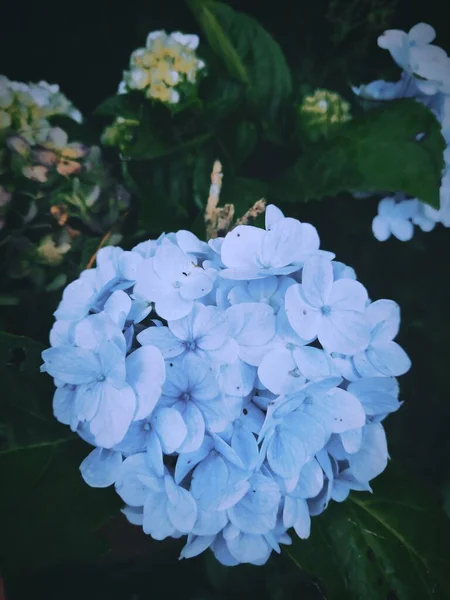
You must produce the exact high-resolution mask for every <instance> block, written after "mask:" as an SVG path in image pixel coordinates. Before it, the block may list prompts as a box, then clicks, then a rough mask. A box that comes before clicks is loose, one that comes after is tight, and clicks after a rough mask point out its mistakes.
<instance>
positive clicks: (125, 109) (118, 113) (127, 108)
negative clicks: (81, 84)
mask: <svg viewBox="0 0 450 600" xmlns="http://www.w3.org/2000/svg"><path fill="white" fill-rule="evenodd" d="M144 105H145V98H144V97H143V96H142V94H139V93H134V94H117V96H112V97H111V98H107V99H106V100H104V101H103V102H102V103H101V104H100V105H99V106H97V108H96V109H95V110H94V115H98V116H103V117H123V118H124V119H139V118H140V115H141V110H142V107H143V106H144Z"/></svg>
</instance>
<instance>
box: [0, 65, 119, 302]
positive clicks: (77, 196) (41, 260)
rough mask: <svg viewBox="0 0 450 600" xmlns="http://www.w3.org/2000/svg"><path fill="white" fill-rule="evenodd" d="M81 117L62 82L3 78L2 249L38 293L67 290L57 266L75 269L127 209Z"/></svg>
mask: <svg viewBox="0 0 450 600" xmlns="http://www.w3.org/2000/svg"><path fill="white" fill-rule="evenodd" d="M54 118H60V119H61V118H62V119H63V121H62V122H63V123H64V125H63V126H65V127H69V129H70V128H71V129H72V130H73V131H74V132H75V133H72V132H71V133H70V135H69V133H68V132H67V131H66V129H65V128H63V126H59V125H55V124H54V122H53V119H54ZM82 120H83V119H82V116H81V113H80V112H79V111H78V110H77V109H75V108H74V106H73V105H72V103H71V102H70V101H69V100H68V99H67V98H66V96H64V94H62V93H61V92H60V90H59V86H58V85H50V84H48V83H47V82H45V81H41V82H39V83H29V84H26V83H22V82H17V81H10V80H9V79H8V78H6V77H4V76H0V231H1V234H0V236H1V239H0V247H2V250H3V251H4V252H5V253H6V257H7V259H5V258H3V260H5V262H7V263H9V264H8V267H9V268H8V276H9V277H12V278H15V279H28V281H31V282H32V283H33V284H34V286H35V289H39V290H42V288H44V289H45V288H48V290H49V291H50V290H53V289H58V288H60V287H62V286H63V285H65V283H66V281H67V278H68V273H67V272H65V273H64V272H59V273H58V272H55V267H58V266H60V265H62V263H63V262H64V261H66V265H65V267H66V271H67V270H69V269H71V270H73V264H74V263H77V262H78V261H79V260H80V255H81V254H82V245H83V243H84V242H85V241H86V238H87V237H89V234H90V235H91V236H92V235H93V236H95V235H104V234H105V233H106V232H107V231H108V229H109V228H110V227H111V226H112V225H114V224H115V223H116V222H117V219H118V217H119V216H120V214H121V213H123V211H124V209H126V208H127V207H128V204H129V193H128V192H127V191H126V189H125V188H124V187H123V185H121V184H119V182H118V181H117V180H116V179H115V177H114V176H112V174H111V173H110V169H109V168H108V166H107V165H106V164H105V163H104V161H103V157H102V153H101V149H100V147H99V146H98V145H90V144H86V143H84V142H82V141H80V138H79V137H75V138H74V137H73V136H74V135H75V136H76V135H77V132H78V134H79V135H80V137H81V138H82V137H83V136H82V130H81V129H80V125H81V123H82ZM86 229H87V232H89V233H88V235H87V236H86ZM83 230H84V231H83ZM72 251H75V253H74V254H72ZM69 256H70V258H68V257H69ZM66 259H68V260H66ZM86 261H87V259H86ZM70 263H71V264H70ZM69 265H70V266H69Z"/></svg>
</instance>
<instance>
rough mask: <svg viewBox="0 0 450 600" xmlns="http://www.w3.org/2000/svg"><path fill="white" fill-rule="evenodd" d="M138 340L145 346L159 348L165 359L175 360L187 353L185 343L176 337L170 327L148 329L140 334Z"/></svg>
mask: <svg viewBox="0 0 450 600" xmlns="http://www.w3.org/2000/svg"><path fill="white" fill-rule="evenodd" d="M136 339H137V341H138V342H139V343H140V344H142V345H143V346H145V345H150V346H156V347H157V348H159V350H160V351H161V353H162V355H163V356H164V358H174V357H175V356H179V355H180V354H182V353H183V352H184V351H185V346H184V344H183V342H182V341H180V340H179V339H178V338H177V337H175V336H174V335H173V333H172V332H171V331H170V329H169V328H168V327H147V329H144V331H141V333H138V335H137V336H136Z"/></svg>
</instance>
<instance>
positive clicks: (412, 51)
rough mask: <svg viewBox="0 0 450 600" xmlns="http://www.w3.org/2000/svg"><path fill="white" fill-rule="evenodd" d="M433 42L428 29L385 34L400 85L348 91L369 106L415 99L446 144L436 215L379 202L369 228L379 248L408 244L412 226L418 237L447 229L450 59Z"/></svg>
mask: <svg viewBox="0 0 450 600" xmlns="http://www.w3.org/2000/svg"><path fill="white" fill-rule="evenodd" d="M435 37H436V32H435V30H434V29H433V27H431V25H427V24H426V23H418V24H417V25H414V27H412V29H411V30H410V31H409V32H408V33H406V32H404V31H399V30H396V29H390V30H387V31H385V32H384V33H383V35H381V36H380V37H379V38H378V45H379V46H380V48H383V49H385V50H388V51H389V52H390V54H391V56H392V58H393V59H394V60H395V62H396V63H397V64H398V65H399V67H401V69H403V72H402V74H401V78H400V80H399V81H398V82H395V83H392V82H387V81H383V80H377V81H373V82H371V83H369V84H368V85H362V86H360V87H353V88H352V89H353V91H354V93H355V94H357V95H358V96H361V97H363V98H367V99H370V100H394V99H396V98H415V99H416V100H417V101H418V102H421V103H422V104H424V105H425V106H427V107H428V108H429V109H430V110H431V111H432V112H433V113H434V115H435V116H436V118H437V119H438V121H439V122H440V123H441V127H442V135H443V137H444V139H445V141H446V143H447V149H446V151H445V152H444V160H445V168H444V171H443V173H442V180H441V188H440V208H439V210H436V209H434V208H432V207H431V206H428V205H426V204H424V203H422V202H420V201H419V200H417V199H415V198H413V199H411V198H407V197H406V196H405V194H395V196H393V197H387V198H383V199H382V200H381V201H380V204H379V206H378V214H377V216H376V217H375V218H374V220H373V223H372V230H373V234H374V236H375V237H376V238H377V240H379V241H382V242H383V241H385V240H387V239H388V238H389V237H390V236H391V235H393V236H395V237H396V238H397V239H399V240H401V241H407V240H410V239H411V238H412V237H413V234H414V225H417V226H418V227H420V228H421V229H422V231H431V230H432V229H434V227H435V225H436V224H437V223H442V225H444V227H450V57H449V56H448V55H447V53H446V52H445V50H443V49H442V48H439V46H435V45H434V44H432V43H431V42H432V41H433V40H434V38H435Z"/></svg>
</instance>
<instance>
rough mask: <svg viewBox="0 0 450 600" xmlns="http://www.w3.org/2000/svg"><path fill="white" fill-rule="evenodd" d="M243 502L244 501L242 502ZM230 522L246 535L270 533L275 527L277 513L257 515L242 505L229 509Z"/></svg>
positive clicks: (238, 504)
mask: <svg viewBox="0 0 450 600" xmlns="http://www.w3.org/2000/svg"><path fill="white" fill-rule="evenodd" d="M241 502H242V501H241ZM228 516H229V518H230V521H231V522H232V523H233V525H235V526H236V527H238V528H239V529H240V530H241V531H243V532H244V533H268V532H269V531H270V530H271V529H273V528H274V527H275V524H276V520H277V514H276V511H271V512H265V513H255V512H253V511H252V510H251V509H249V508H247V507H246V506H241V503H240V502H239V503H237V504H235V505H234V506H233V507H232V508H230V509H228Z"/></svg>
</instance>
